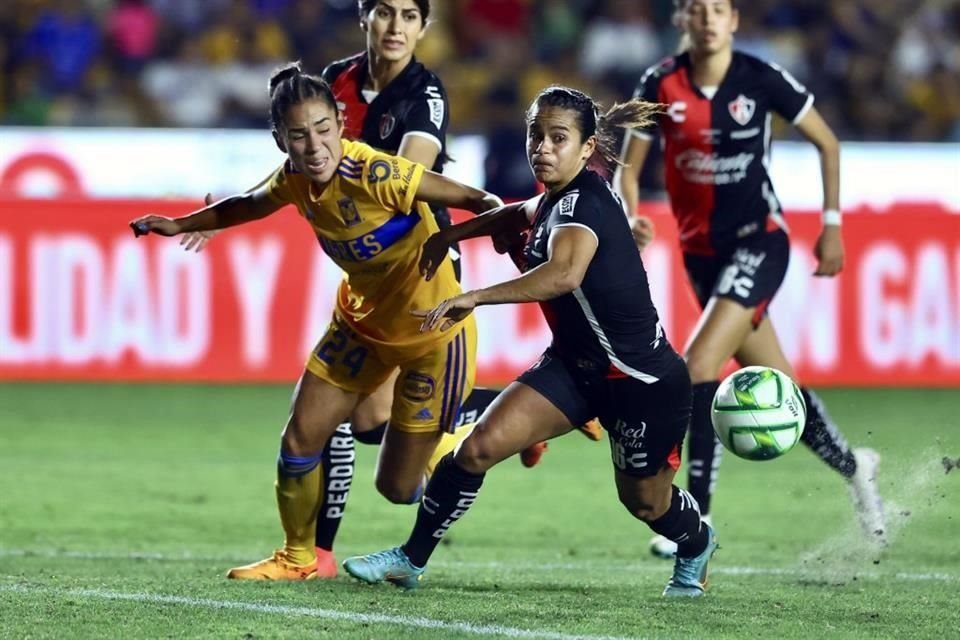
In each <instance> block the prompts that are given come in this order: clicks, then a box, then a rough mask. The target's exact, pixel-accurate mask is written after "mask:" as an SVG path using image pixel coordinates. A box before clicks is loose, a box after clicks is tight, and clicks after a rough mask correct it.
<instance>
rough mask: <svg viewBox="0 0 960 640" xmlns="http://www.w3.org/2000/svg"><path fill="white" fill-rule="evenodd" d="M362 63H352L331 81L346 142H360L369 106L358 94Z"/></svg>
mask: <svg viewBox="0 0 960 640" xmlns="http://www.w3.org/2000/svg"><path fill="white" fill-rule="evenodd" d="M362 69H363V67H362V63H361V62H354V63H353V64H352V65H350V66H349V67H347V69H346V70H345V71H344V72H343V73H341V74H340V75H339V76H337V79H336V80H334V81H333V86H332V87H330V88H331V89H333V96H334V97H335V98H336V99H337V102H339V103H340V104H342V105H343V106H342V108H341V109H340V113H341V114H343V137H345V138H347V139H348V140H360V139H361V134H362V132H363V121H364V120H365V119H366V117H367V108H368V106H369V105H367V103H366V102H365V101H364V99H363V95H362V94H361V93H360V90H361V88H362V87H360V72H361V71H362Z"/></svg>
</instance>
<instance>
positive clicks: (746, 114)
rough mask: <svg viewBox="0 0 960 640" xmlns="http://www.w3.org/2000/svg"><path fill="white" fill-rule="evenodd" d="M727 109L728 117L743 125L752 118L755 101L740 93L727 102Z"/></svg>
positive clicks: (754, 110) (755, 107) (755, 106)
mask: <svg viewBox="0 0 960 640" xmlns="http://www.w3.org/2000/svg"><path fill="white" fill-rule="evenodd" d="M727 109H728V110H729V111H730V117H731V118H733V120H734V121H735V122H736V123H737V124H739V125H740V126H741V127H743V126H746V125H747V124H749V122H750V121H751V120H753V114H754V113H755V112H756V110H757V101H756V100H751V99H750V98H748V97H747V96H745V95H743V94H742V93H741V94H740V95H738V96H737V98H736V99H735V100H733V101H731V102H730V103H729V104H727Z"/></svg>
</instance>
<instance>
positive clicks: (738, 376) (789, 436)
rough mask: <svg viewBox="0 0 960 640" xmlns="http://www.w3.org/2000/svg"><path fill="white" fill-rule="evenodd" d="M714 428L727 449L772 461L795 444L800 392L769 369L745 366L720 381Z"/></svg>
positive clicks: (802, 407)
mask: <svg viewBox="0 0 960 640" xmlns="http://www.w3.org/2000/svg"><path fill="white" fill-rule="evenodd" d="M711 418H712V420H713V429H714V431H716V433H717V437H718V438H720V442H722V443H723V446H725V447H726V448H727V449H729V450H730V451H732V452H733V453H734V454H735V455H737V456H740V457H741V458H746V459H747V460H772V459H774V458H778V457H780V456H782V455H783V454H785V453H786V452H787V451H790V449H792V448H793V446H794V445H795V444H797V442H799V441H800V436H801V435H803V425H804V423H805V422H806V420H807V406H806V403H805V402H804V400H803V395H802V394H801V393H800V388H799V387H797V385H796V383H794V381H793V380H791V379H790V377H789V376H788V375H787V374H785V373H783V372H782V371H779V370H777V369H774V368H772V367H744V368H743V369H739V370H737V371H734V372H733V373H731V374H730V375H729V376H727V378H726V379H725V380H724V381H723V382H721V383H720V386H719V387H718V388H717V393H716V394H715V395H714V396H713V406H712V408H711Z"/></svg>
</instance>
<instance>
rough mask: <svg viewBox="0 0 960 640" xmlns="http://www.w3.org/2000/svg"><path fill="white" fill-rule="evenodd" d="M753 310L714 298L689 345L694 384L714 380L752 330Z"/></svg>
mask: <svg viewBox="0 0 960 640" xmlns="http://www.w3.org/2000/svg"><path fill="white" fill-rule="evenodd" d="M752 317H753V310H752V309H750V308H747V307H743V306H742V305H740V303H738V302H735V301H733V300H729V299H726V298H716V297H714V298H711V299H710V301H709V302H707V306H706V308H705V309H704V310H703V313H702V314H701V315H700V319H699V320H698V321H697V325H696V327H694V330H693V332H692V333H691V335H690V338H689V340H688V342H687V346H686V349H685V354H686V355H685V357H686V361H687V367H688V368H689V370H690V377H691V378H692V379H693V381H694V382H707V381H709V380H715V379H716V378H717V376H719V375H720V371H721V369H722V368H723V366H724V365H725V364H726V363H727V361H728V360H729V359H730V358H731V357H732V356H733V354H734V353H736V352H737V350H738V349H739V348H740V346H741V345H742V344H743V343H744V342H745V341H746V339H747V336H749V335H750V332H751V331H753V325H752V320H751V318H752Z"/></svg>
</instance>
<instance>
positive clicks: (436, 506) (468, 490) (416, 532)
mask: <svg viewBox="0 0 960 640" xmlns="http://www.w3.org/2000/svg"><path fill="white" fill-rule="evenodd" d="M484 475H486V474H483V473H481V474H475V473H470V472H469V471H466V470H465V469H463V468H462V467H461V466H460V465H458V464H457V463H456V462H455V461H454V459H453V454H452V453H448V454H447V455H445V456H444V457H443V458H441V459H440V462H439V463H438V464H437V468H436V470H435V471H434V472H433V477H432V478H430V482H429V483H427V489H426V491H424V494H423V500H421V501H420V506H419V507H417V521H416V523H415V524H414V525H413V531H411V532H410V538H409V539H408V540H407V543H406V544H405V545H403V552H404V553H405V554H407V557H408V558H409V559H410V562H412V563H413V565H414V566H416V567H425V566H426V565H427V560H429V559H430V555H431V554H432V553H433V550H434V549H436V548H437V545H438V544H439V543H440V539H441V538H443V536H444V534H445V533H446V532H447V529H449V528H450V525H452V524H453V523H454V522H456V521H457V520H459V519H460V518H461V517H462V516H463V514H465V513H466V512H467V509H469V508H470V505H472V504H473V502H474V500H476V499H477V493H478V492H479V491H480V485H482V484H483V477H484Z"/></svg>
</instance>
